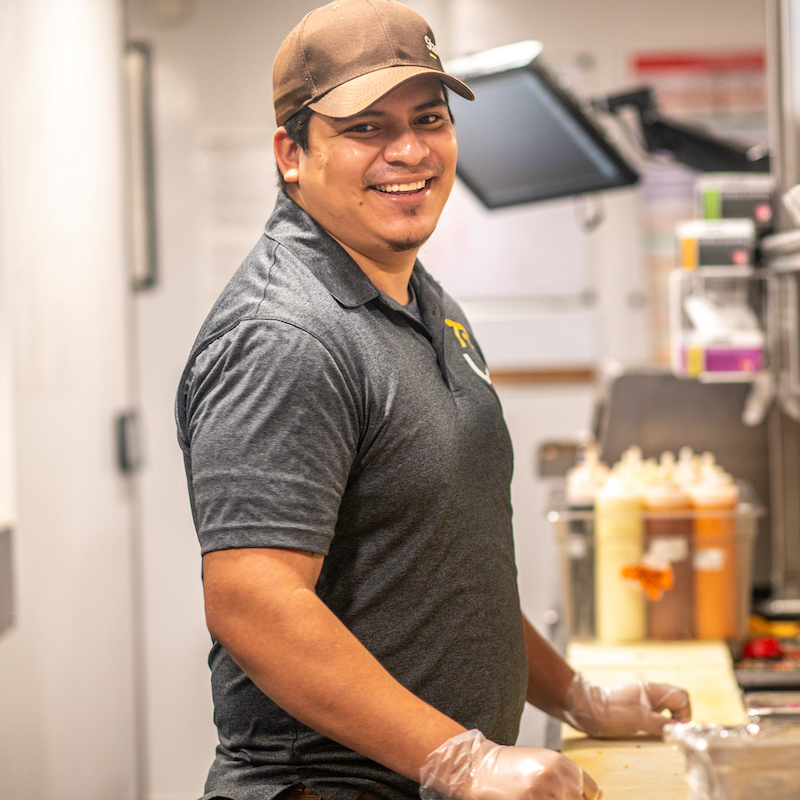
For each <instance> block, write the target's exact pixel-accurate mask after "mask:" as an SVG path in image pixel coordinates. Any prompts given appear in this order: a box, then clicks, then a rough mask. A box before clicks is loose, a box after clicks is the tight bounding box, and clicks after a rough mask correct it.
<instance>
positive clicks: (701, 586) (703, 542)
mask: <svg viewBox="0 0 800 800" xmlns="http://www.w3.org/2000/svg"><path fill="white" fill-rule="evenodd" d="M688 491H689V494H690V495H691V498H692V506H693V508H694V512H695V519H694V557H693V564H694V597H695V629H696V630H695V632H696V635H697V638H698V639H731V638H733V637H735V636H736V635H737V633H738V628H739V604H738V592H739V587H738V581H737V536H736V507H737V504H738V501H739V489H738V487H737V486H736V484H735V483H733V481H732V480H730V479H729V478H727V477H726V476H724V475H721V474H716V475H714V476H712V477H711V478H709V479H706V480H704V481H702V482H701V483H699V484H696V485H694V486H691V487H689V488H688Z"/></svg>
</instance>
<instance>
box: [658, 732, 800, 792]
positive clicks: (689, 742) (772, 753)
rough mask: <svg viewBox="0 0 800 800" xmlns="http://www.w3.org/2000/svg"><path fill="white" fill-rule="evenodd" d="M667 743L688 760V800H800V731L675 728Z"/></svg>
mask: <svg viewBox="0 0 800 800" xmlns="http://www.w3.org/2000/svg"><path fill="white" fill-rule="evenodd" d="M664 741H666V742H667V743H669V744H673V745H676V746H677V747H678V749H679V750H681V751H682V752H683V755H684V757H685V759H686V783H687V784H688V787H689V799H688V800H754V798H764V800H797V797H798V796H800V725H796V724H792V723H787V724H783V725H778V724H774V725H769V726H760V725H757V724H755V723H750V724H749V725H737V726H730V727H728V726H723V725H699V724H697V723H686V724H675V723H671V724H669V725H667V727H666V728H665V729H664Z"/></svg>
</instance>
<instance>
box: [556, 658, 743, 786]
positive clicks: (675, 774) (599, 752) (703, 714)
mask: <svg viewBox="0 0 800 800" xmlns="http://www.w3.org/2000/svg"><path fill="white" fill-rule="evenodd" d="M567 660H568V661H569V663H570V664H571V665H572V667H573V668H574V669H577V670H578V671H579V672H582V673H583V674H584V675H585V676H586V677H587V678H588V679H589V680H591V681H592V682H593V683H597V684H600V685H611V684H615V683H625V682H628V681H633V680H640V679H641V680H649V681H654V682H656V683H672V684H675V685H678V686H682V687H683V688H685V689H686V690H687V691H688V692H689V695H690V697H691V701H692V712H693V718H694V720H695V721H697V722H704V723H717V724H723V725H741V724H743V723H744V722H746V721H747V714H746V712H745V709H744V704H743V702H742V695H741V692H740V690H739V687H738V686H737V684H736V678H735V677H734V674H733V666H732V664H731V659H730V653H729V651H728V648H727V646H726V645H725V644H724V642H642V643H638V644H631V645H604V644H596V643H582V642H574V643H572V644H571V645H570V646H569V648H568V651H567ZM562 752H563V753H564V755H566V756H568V757H569V758H571V759H572V760H573V761H575V762H576V763H578V764H580V765H581V767H583V769H584V770H585V771H586V772H588V773H589V774H590V775H591V776H592V777H593V778H594V780H595V781H596V782H597V783H598V785H599V786H600V788H601V789H602V790H603V800H687V798H688V796H689V794H688V788H687V786H686V782H685V779H684V769H685V766H684V759H683V755H682V754H681V753H680V752H679V751H678V750H677V749H676V748H674V747H673V746H671V745H667V744H664V743H663V742H662V741H661V740H659V739H656V738H654V737H648V736H639V737H634V738H631V739H622V740H614V741H609V740H605V739H591V738H589V737H587V736H586V735H585V734H582V733H579V732H577V731H575V730H574V729H573V728H571V727H570V726H569V725H564V726H563V727H562Z"/></svg>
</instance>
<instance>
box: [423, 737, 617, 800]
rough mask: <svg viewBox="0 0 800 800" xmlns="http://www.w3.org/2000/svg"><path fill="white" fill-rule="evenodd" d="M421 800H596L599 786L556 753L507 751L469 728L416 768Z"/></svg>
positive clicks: (532, 749) (530, 749)
mask: <svg viewBox="0 0 800 800" xmlns="http://www.w3.org/2000/svg"><path fill="white" fill-rule="evenodd" d="M419 794H420V797H421V798H422V800H441V799H442V798H445V797H454V798H458V800H546V799H547V800H599V798H601V797H602V792H601V791H600V790H599V789H598V788H597V784H595V782H594V781H593V780H592V779H591V778H590V777H589V776H588V775H587V774H586V773H585V772H584V771H583V770H582V769H581V768H580V767H579V766H578V765H577V764H575V763H574V762H572V761H570V760H569V759H568V758H565V757H564V756H562V755H561V754H560V753H556V752H555V751H554V750H545V749H542V748H539V747H507V746H503V745H499V744H495V743H494V742H491V741H489V740H488V739H486V738H485V737H484V736H483V734H481V733H480V731H476V730H471V731H467V732H466V733H461V734H459V735H458V736H454V737H453V738H452V739H449V740H448V741H446V742H445V743H444V744H443V745H442V746H441V747H439V748H437V749H436V750H434V751H433V752H432V753H431V754H430V755H429V756H428V758H427V759H426V761H425V763H424V764H423V765H422V769H421V770H420V792H419Z"/></svg>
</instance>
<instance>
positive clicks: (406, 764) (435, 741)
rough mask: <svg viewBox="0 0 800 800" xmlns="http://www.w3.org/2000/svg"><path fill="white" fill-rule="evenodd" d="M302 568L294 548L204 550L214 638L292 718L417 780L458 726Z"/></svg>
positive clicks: (210, 618)
mask: <svg viewBox="0 0 800 800" xmlns="http://www.w3.org/2000/svg"><path fill="white" fill-rule="evenodd" d="M304 555H305V556H306V557H308V555H309V554H304ZM301 563H303V562H301ZM318 563H320V564H321V560H320V561H319V562H318ZM303 569H305V567H302V566H301V568H300V572H298V569H297V560H296V554H295V555H293V553H292V551H273V552H269V551H267V552H265V551H261V550H253V551H250V552H247V551H220V552H219V553H210V554H208V555H206V556H205V558H204V585H205V592H206V608H207V618H208V623H209V629H210V630H211V633H212V635H213V636H214V638H215V639H216V640H217V641H219V643H220V644H221V645H222V646H223V647H224V648H225V649H226V650H227V651H228V653H229V654H230V655H231V657H232V658H233V659H234V661H236V663H237V664H238V665H239V666H240V667H241V668H242V669H243V670H244V672H245V673H246V674H247V675H248V676H249V677H250V678H251V680H253V682H254V683H255V684H256V685H257V686H258V687H259V688H260V689H261V690H262V691H263V692H264V693H265V694H267V695H268V696H269V697H270V698H271V699H272V700H274V701H275V702H276V703H277V704H278V705H279V706H280V707H281V708H283V709H284V710H285V711H287V712H288V713H289V714H291V715H292V716H294V717H295V718H296V719H298V720H300V721H301V722H303V723H304V724H306V725H308V726H309V727H311V728H313V729H314V730H316V731H319V732H320V733H322V734H324V735H325V736H328V737H329V738H331V739H333V740H335V741H337V742H339V743H340V744H343V745H345V746H346V747H349V748H351V749H352V750H355V751H356V752H359V753H361V754H362V755H364V756H366V757H368V758H371V759H373V760H374V761H377V762H379V763H381V764H383V765H384V766H386V767H388V768H390V769H392V770H394V771H396V772H399V773H400V774H402V775H405V776H406V777H409V778H411V779H413V780H418V779H419V768H420V766H421V765H422V763H423V761H424V760H425V758H426V757H427V756H428V755H429V754H430V753H431V752H432V751H433V750H435V749H436V748H437V747H439V745H441V744H442V743H443V742H445V741H446V740H447V739H449V738H450V737H452V736H455V735H456V734H458V733H461V732H463V731H464V730H465V729H464V727H463V726H461V725H459V724H458V723H457V722H455V721H454V720H452V719H450V718H449V717H447V716H445V715H444V714H442V713H441V712H439V711H437V710H436V709H435V708H433V707H432V706H430V705H428V704H427V703H425V702H423V701H422V700H420V699H419V698H418V697H416V696H415V695H414V694H412V693H411V692H409V691H408V690H407V689H405V688H404V687H403V686H402V685H401V684H400V683H398V682H397V681H396V680H395V679H394V678H393V677H392V676H391V675H390V674H389V673H388V672H387V671H386V670H385V669H384V668H383V667H382V666H381V664H380V663H379V662H378V661H377V660H376V659H375V658H374V657H373V656H372V655H371V654H370V653H369V651H368V650H367V649H366V648H365V647H364V646H363V645H362V644H361V643H360V642H359V641H358V640H357V639H356V638H355V636H353V634H352V633H351V632H350V631H349V630H348V629H347V628H346V627H345V626H344V625H343V624H342V623H341V622H340V620H339V619H338V618H337V617H336V616H335V615H334V614H333V613H332V612H331V611H330V609H328V608H327V606H325V604H324V603H322V601H321V600H319V598H318V597H317V596H316V594H315V593H314V590H313V584H314V582H315V580H316V576H315V575H314V576H309V575H308V574H305V575H304V574H303ZM312 578H313V580H312ZM265 581H268V584H267V585H268V586H269V591H264V588H265ZM309 584H310V585H309Z"/></svg>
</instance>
